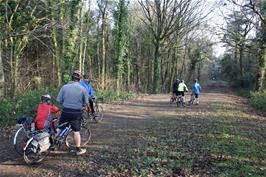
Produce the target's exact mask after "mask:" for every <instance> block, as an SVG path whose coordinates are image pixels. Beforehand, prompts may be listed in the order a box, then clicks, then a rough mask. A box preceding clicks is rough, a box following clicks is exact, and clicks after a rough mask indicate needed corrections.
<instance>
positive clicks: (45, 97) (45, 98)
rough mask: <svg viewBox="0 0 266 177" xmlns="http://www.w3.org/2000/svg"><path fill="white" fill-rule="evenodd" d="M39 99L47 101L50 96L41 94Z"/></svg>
mask: <svg viewBox="0 0 266 177" xmlns="http://www.w3.org/2000/svg"><path fill="white" fill-rule="evenodd" d="M41 100H42V101H44V102H47V101H48V100H51V96H50V95H48V94H46V95H42V96H41Z"/></svg>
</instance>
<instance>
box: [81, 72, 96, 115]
mask: <svg viewBox="0 0 266 177" xmlns="http://www.w3.org/2000/svg"><path fill="white" fill-rule="evenodd" d="M80 85H81V86H83V87H84V88H85V89H86V92H87V94H88V98H89V106H90V109H91V113H92V114H94V112H95V111H94V108H93V101H95V99H96V98H95V96H94V93H93V88H92V84H91V79H90V78H89V75H88V74H84V75H83V79H82V80H81V82H80Z"/></svg>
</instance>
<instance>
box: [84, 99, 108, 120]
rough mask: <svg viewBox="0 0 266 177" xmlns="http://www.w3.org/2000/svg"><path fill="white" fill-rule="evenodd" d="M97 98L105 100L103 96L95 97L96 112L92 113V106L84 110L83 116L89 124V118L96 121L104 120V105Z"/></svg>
mask: <svg viewBox="0 0 266 177" xmlns="http://www.w3.org/2000/svg"><path fill="white" fill-rule="evenodd" d="M97 100H101V102H102V101H103V98H98V99H95V101H94V102H93V104H94V106H93V107H94V113H92V110H91V108H90V107H89V106H88V107H87V109H84V110H83V114H82V117H83V119H84V122H85V124H87V120H90V121H94V122H96V123H98V122H100V121H102V119H103V107H102V105H100V104H99V103H98V101H97Z"/></svg>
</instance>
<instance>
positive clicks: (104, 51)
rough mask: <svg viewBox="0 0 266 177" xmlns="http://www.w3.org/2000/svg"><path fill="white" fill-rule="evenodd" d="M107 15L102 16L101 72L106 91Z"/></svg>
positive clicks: (102, 85)
mask: <svg viewBox="0 0 266 177" xmlns="http://www.w3.org/2000/svg"><path fill="white" fill-rule="evenodd" d="M105 28H106V14H105V13H104V14H103V15H102V71H101V78H102V79H101V81H102V82H101V87H102V89H104V84H105V63H106V44H105V36H106V31H105Z"/></svg>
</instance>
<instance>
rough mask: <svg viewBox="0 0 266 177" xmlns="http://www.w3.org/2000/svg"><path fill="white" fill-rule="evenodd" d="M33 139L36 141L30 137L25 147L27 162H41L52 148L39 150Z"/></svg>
mask: <svg viewBox="0 0 266 177" xmlns="http://www.w3.org/2000/svg"><path fill="white" fill-rule="evenodd" d="M33 141H35V140H34V139H33V138H31V139H29V140H28V142H27V144H26V146H25V148H24V153H23V157H24V160H25V162H26V163H27V164H36V163H39V162H41V161H42V160H43V159H44V158H45V157H46V156H47V155H48V154H49V153H50V149H48V150H47V151H44V152H38V150H36V148H35V147H34V146H33V144H32V142H33Z"/></svg>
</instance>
